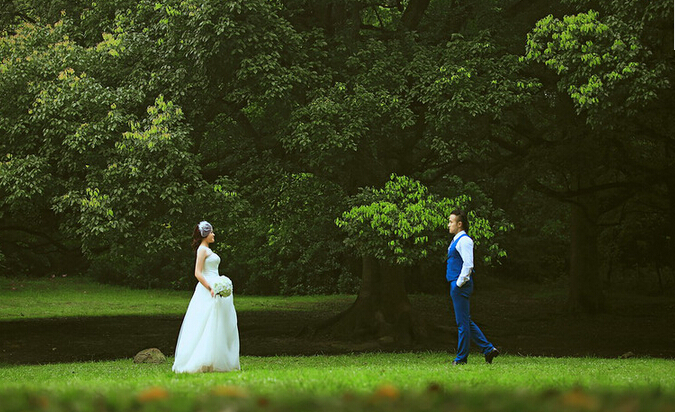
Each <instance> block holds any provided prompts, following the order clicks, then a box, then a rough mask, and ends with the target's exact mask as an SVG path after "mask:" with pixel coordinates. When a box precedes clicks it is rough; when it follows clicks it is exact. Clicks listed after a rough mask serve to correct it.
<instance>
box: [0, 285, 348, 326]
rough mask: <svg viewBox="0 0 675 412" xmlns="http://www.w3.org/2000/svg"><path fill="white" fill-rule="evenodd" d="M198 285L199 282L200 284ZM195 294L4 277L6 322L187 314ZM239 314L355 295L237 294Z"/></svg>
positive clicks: (1, 304) (2, 315) (0, 307)
mask: <svg viewBox="0 0 675 412" xmlns="http://www.w3.org/2000/svg"><path fill="white" fill-rule="evenodd" d="M195 284H196V281H195ZM191 296H192V291H173V290H152V289H150V290H139V289H129V288H125V287H121V286H111V285H103V284H99V283H96V282H94V281H91V280H88V279H82V278H72V277H56V278H50V279H8V278H2V277H0V321H3V320H15V319H30V318H54V317H75V316H116V315H141V316H152V315H183V314H184V313H185V309H186V307H187V304H188V302H189V301H190V297H191ZM235 299H236V305H237V311H238V312H246V311H260V310H284V311H311V310H314V309H315V308H316V306H317V304H321V305H322V306H324V307H326V305H328V306H331V305H338V306H341V307H344V306H346V305H348V304H349V303H350V302H353V301H354V297H353V296H339V295H338V296H330V297H326V296H293V297H281V296H236V297H235Z"/></svg>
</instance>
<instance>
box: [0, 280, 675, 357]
mask: <svg viewBox="0 0 675 412" xmlns="http://www.w3.org/2000/svg"><path fill="white" fill-rule="evenodd" d="M479 286H480V285H479ZM446 296H447V295H442V296H441V295H439V296H428V295H424V296H413V297H412V298H411V301H412V303H413V306H414V307H415V308H416V310H418V312H419V314H420V316H421V318H423V319H425V321H426V322H427V324H428V325H429V327H428V331H429V337H428V339H426V340H425V341H423V342H418V343H416V344H414V345H410V346H405V347H401V346H396V345H393V344H387V343H379V342H376V341H366V342H363V341H361V342H356V341H348V340H338V339H335V338H334V337H332V338H331V337H327V336H319V337H314V338H311V339H309V338H306V337H303V336H301V334H300V332H301V330H302V329H303V328H304V327H305V326H307V325H313V324H318V323H320V322H321V321H322V320H325V319H328V318H329V317H331V316H332V315H335V314H337V313H339V312H340V311H341V310H344V309H346V307H335V306H327V307H325V308H317V309H316V310H313V311H258V312H240V313H239V314H238V317H239V332H240V338H241V354H242V355H251V356H273V355H317V354H341V353H354V352H364V351H427V350H432V351H447V352H448V356H449V357H450V356H451V354H453V353H454V351H455V346H456V342H457V340H456V339H457V338H456V334H457V330H456V327H454V317H453V314H452V312H451V309H450V303H449V299H448V298H447V297H446ZM607 300H608V303H609V307H608V310H607V312H606V313H603V314H599V315H595V316H574V315H570V314H567V313H566V312H565V310H564V294H560V293H556V292H555V291H553V292H550V293H549V292H547V289H546V288H543V287H534V286H529V287H518V286H509V287H505V286H504V284H501V285H494V284H493V285H491V286H489V287H486V288H483V289H481V288H480V287H477V289H476V292H475V293H474V296H473V298H472V301H471V304H472V308H471V310H472V318H473V319H474V320H475V321H476V323H477V324H478V325H479V326H480V327H481V328H482V329H483V331H484V332H485V334H486V335H487V337H488V339H489V340H490V341H492V342H493V343H494V344H495V345H496V346H497V347H499V348H500V349H501V350H502V352H503V353H509V354H519V355H530V356H598V357H618V356H621V355H622V354H625V353H627V352H632V353H634V354H635V355H636V356H652V357H663V358H675V297H673V296H634V295H627V294H621V293H609V294H608V295H607ZM181 321H182V317H181V316H160V317H136V316H115V317H97V318H68V319H41V320H25V321H5V322H0V364H3V363H4V364H36V363H54V362H75V361H92V360H109V359H120V358H132V357H133V356H134V355H135V354H136V353H137V352H139V351H140V350H143V349H146V348H150V347H156V348H159V349H160V350H161V351H162V352H163V353H164V354H166V355H173V352H174V349H175V344H176V339H177V337H178V331H179V329H180V324H181Z"/></svg>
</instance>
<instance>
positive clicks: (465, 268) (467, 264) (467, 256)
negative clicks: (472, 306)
mask: <svg viewBox="0 0 675 412" xmlns="http://www.w3.org/2000/svg"><path fill="white" fill-rule="evenodd" d="M465 233H466V232H465V231H463V230H462V231H461V232H459V233H457V234H456V235H455V237H453V238H452V241H453V242H454V241H455V239H457V238H459V237H460V236H462V235H463V234H465ZM455 249H457V252H459V255H460V256H461V257H462V261H463V262H464V263H462V271H461V272H459V277H458V278H457V286H458V287H460V288H461V287H462V286H463V285H464V284H465V283H466V282H468V281H469V279H470V277H471V269H473V239H471V238H470V237H469V236H468V235H467V236H464V237H463V238H461V239H459V241H457V244H456V245H455Z"/></svg>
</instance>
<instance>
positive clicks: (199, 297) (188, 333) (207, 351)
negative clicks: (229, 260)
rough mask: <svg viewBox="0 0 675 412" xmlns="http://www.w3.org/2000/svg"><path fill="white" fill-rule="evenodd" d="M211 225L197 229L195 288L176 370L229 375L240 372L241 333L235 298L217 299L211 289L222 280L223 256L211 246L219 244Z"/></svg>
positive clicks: (203, 224)
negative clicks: (238, 325)
mask: <svg viewBox="0 0 675 412" xmlns="http://www.w3.org/2000/svg"><path fill="white" fill-rule="evenodd" d="M215 237H216V235H215V233H214V232H213V227H212V226H211V224H210V223H209V222H206V221H202V222H200V223H199V225H197V226H196V227H195V230H194V233H193V235H192V247H193V248H196V253H197V259H196V261H195V277H196V278H197V280H199V283H198V284H197V286H196V287H195V293H194V294H193V295H192V299H191V300H190V304H189V305H188V308H187V312H186V313H185V317H184V318H183V324H182V326H181V328H180V333H179V335H178V342H177V343H176V359H175V361H174V363H173V367H172V370H173V371H174V372H176V373H180V372H188V373H195V372H214V371H218V372H226V371H231V370H238V369H239V331H238V329H237V313H236V312H235V310H234V301H233V296H232V294H230V295H229V296H228V297H225V298H224V297H220V296H216V294H215V292H214V290H213V288H212V287H211V286H212V285H213V283H214V281H215V280H217V279H218V265H219V264H220V257H218V255H217V254H215V253H214V252H213V251H212V250H211V248H209V245H210V244H211V243H213V242H214V241H215Z"/></svg>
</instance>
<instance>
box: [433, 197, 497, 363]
mask: <svg viewBox="0 0 675 412" xmlns="http://www.w3.org/2000/svg"><path fill="white" fill-rule="evenodd" d="M467 230H469V220H468V218H467V216H466V213H465V212H464V211H463V210H458V209H456V210H453V211H452V213H451V214H450V221H449V223H448V231H449V232H450V234H451V235H454V238H453V239H452V243H451V244H450V247H449V248H448V259H447V262H448V265H447V269H446V272H445V277H446V279H447V280H448V282H450V297H451V298H452V306H453V307H454V309H455V320H456V321H457V332H458V334H459V338H458V342H457V357H455V360H454V361H452V364H453V365H462V364H465V363H466V362H467V359H468V357H469V343H470V341H471V340H473V341H474V342H475V343H476V345H478V347H479V348H480V350H481V351H482V352H483V355H485V362H487V363H492V360H493V359H494V358H496V357H497V356H499V351H498V350H497V348H495V347H494V346H493V345H492V344H491V343H490V342H488V340H487V339H486V338H485V335H483V332H481V330H480V329H479V328H478V326H476V324H475V323H473V321H472V320H471V316H470V315H469V297H470V296H471V292H473V279H471V272H472V270H473V240H471V238H470V237H469V236H468V235H467V234H466V231H467Z"/></svg>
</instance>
